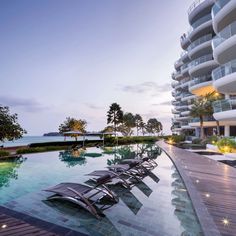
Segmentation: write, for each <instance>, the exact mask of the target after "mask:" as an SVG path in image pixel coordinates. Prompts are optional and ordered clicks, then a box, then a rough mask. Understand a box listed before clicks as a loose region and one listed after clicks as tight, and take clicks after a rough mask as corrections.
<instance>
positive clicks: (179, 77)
mask: <svg viewBox="0 0 236 236" xmlns="http://www.w3.org/2000/svg"><path fill="white" fill-rule="evenodd" d="M182 78H183V75H182V73H181V71H177V72H176V73H174V79H175V80H180V79H182Z"/></svg>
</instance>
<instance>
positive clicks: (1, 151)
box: [0, 150, 10, 157]
mask: <svg viewBox="0 0 236 236" xmlns="http://www.w3.org/2000/svg"><path fill="white" fill-rule="evenodd" d="M9 155H10V152H8V151H6V150H0V157H6V156H9Z"/></svg>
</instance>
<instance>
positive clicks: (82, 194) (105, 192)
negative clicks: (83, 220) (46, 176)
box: [45, 175, 118, 219]
mask: <svg viewBox="0 0 236 236" xmlns="http://www.w3.org/2000/svg"><path fill="white" fill-rule="evenodd" d="M109 178H110V176H108V175H107V176H106V175H105V176H103V177H102V178H98V179H97V182H96V185H95V187H90V186H87V185H83V184H77V183H60V184H58V185H56V186H54V187H51V188H48V189H45V191H47V192H52V193H54V195H53V196H50V197H49V198H48V200H52V199H58V200H66V201H70V202H73V203H75V204H78V205H79V206H81V207H82V208H84V209H85V210H87V211H89V212H90V213H91V214H93V215H94V216H95V217H96V218H98V219H100V216H101V215H103V213H102V211H103V210H105V209H107V208H109V207H110V206H111V205H113V204H114V203H117V202H118V199H117V197H116V195H115V194H114V193H113V192H112V191H111V190H109V189H108V188H107V187H106V186H105V185H104V183H105V182H106V181H107V179H109ZM104 199H106V200H109V204H103V201H102V200H104ZM98 204H100V205H102V204H103V205H102V207H100V208H99V207H98V206H97V205H98ZM107 205H110V206H109V207H107Z"/></svg>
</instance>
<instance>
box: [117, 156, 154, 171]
mask: <svg viewBox="0 0 236 236" xmlns="http://www.w3.org/2000/svg"><path fill="white" fill-rule="evenodd" d="M121 163H122V164H130V163H135V164H136V166H140V168H142V169H143V170H144V171H145V172H148V170H152V169H154V168H155V167H156V166H157V163H156V162H155V161H153V160H151V159H150V158H149V157H144V158H141V159H124V160H122V161H121Z"/></svg>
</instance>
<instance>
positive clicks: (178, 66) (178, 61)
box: [175, 59, 183, 70]
mask: <svg viewBox="0 0 236 236" xmlns="http://www.w3.org/2000/svg"><path fill="white" fill-rule="evenodd" d="M182 65H183V62H182V60H181V59H179V60H177V61H176V62H175V69H176V70H178V69H180V67H181V66H182Z"/></svg>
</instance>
